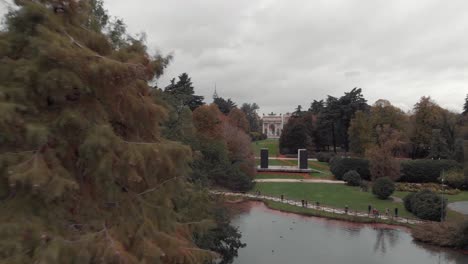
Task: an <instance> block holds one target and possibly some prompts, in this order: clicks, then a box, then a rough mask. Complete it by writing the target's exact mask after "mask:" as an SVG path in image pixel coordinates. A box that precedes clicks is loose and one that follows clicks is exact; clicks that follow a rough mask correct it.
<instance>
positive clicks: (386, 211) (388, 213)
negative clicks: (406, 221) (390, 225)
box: [385, 208, 390, 216]
mask: <svg viewBox="0 0 468 264" xmlns="http://www.w3.org/2000/svg"><path fill="white" fill-rule="evenodd" d="M385 215H386V216H389V215H390V209H388V208H385Z"/></svg>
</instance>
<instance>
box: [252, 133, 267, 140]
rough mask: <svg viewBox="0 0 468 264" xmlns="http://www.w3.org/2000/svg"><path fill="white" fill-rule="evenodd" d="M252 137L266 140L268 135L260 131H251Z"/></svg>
mask: <svg viewBox="0 0 468 264" xmlns="http://www.w3.org/2000/svg"><path fill="white" fill-rule="evenodd" d="M249 134H250V138H251V139H252V141H259V140H264V139H267V135H266V134H263V133H260V132H250V133H249Z"/></svg>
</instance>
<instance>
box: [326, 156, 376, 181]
mask: <svg viewBox="0 0 468 264" xmlns="http://www.w3.org/2000/svg"><path fill="white" fill-rule="evenodd" d="M352 170H354V171H356V172H357V173H359V175H360V176H361V179H363V180H370V179H371V175H370V171H369V161H368V160H366V159H360V158H341V157H334V158H333V159H331V161H330V171H331V172H332V173H333V175H335V177H336V179H338V180H342V179H343V176H344V174H345V173H346V172H348V171H352Z"/></svg>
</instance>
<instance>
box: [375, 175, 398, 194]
mask: <svg viewBox="0 0 468 264" xmlns="http://www.w3.org/2000/svg"><path fill="white" fill-rule="evenodd" d="M394 191H395V183H393V181H392V180H390V178H387V177H382V178H378V179H377V180H375V182H374V184H373V185H372V193H373V194H374V195H375V196H377V198H379V199H382V200H385V199H387V198H388V197H390V195H392V194H393V192H394Z"/></svg>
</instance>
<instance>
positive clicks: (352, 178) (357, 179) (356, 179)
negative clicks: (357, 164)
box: [343, 170, 361, 186]
mask: <svg viewBox="0 0 468 264" xmlns="http://www.w3.org/2000/svg"><path fill="white" fill-rule="evenodd" d="M343 180H344V181H345V182H346V183H347V184H348V185H350V186H359V185H360V184H361V176H360V175H359V173H357V172H356V171H355V170H351V171H348V172H346V173H345V174H344V176H343Z"/></svg>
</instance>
